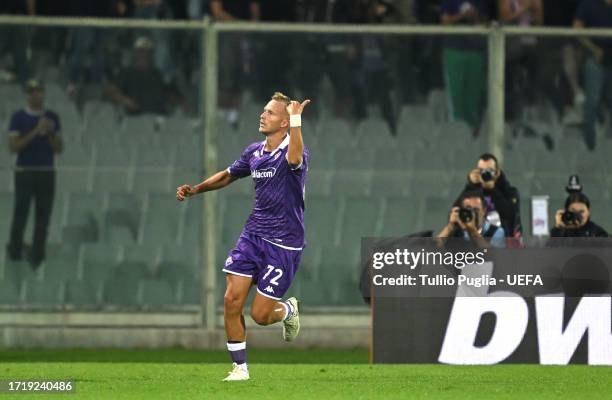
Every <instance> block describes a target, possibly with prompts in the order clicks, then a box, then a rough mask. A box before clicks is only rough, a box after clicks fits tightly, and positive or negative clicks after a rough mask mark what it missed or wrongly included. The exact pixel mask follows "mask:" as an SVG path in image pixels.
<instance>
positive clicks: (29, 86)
mask: <svg viewBox="0 0 612 400" xmlns="http://www.w3.org/2000/svg"><path fill="white" fill-rule="evenodd" d="M44 89H45V85H44V84H43V83H42V82H41V81H40V80H39V79H36V78H32V79H28V81H27V82H26V83H25V91H26V92H31V91H32V90H44Z"/></svg>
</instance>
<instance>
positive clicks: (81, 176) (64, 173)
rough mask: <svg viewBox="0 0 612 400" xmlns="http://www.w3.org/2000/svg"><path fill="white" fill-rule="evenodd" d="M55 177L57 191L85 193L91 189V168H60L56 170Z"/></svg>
mask: <svg viewBox="0 0 612 400" xmlns="http://www.w3.org/2000/svg"><path fill="white" fill-rule="evenodd" d="M55 179H56V192H57V193H72V192H78V193H84V192H85V193H86V192H91V191H92V190H93V170H92V169H91V168H89V167H82V168H77V169H72V168H67V169H66V168H61V169H59V170H58V171H57V172H56V174H55Z"/></svg>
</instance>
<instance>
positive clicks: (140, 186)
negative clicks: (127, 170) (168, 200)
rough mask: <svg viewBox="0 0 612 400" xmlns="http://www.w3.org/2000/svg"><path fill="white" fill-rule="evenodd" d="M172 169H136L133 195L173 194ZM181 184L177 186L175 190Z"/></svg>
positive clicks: (132, 189) (132, 188)
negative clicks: (151, 193) (149, 193)
mask: <svg viewBox="0 0 612 400" xmlns="http://www.w3.org/2000/svg"><path fill="white" fill-rule="evenodd" d="M170 173H171V169H170V168H136V169H135V171H134V179H133V183H132V187H131V191H132V192H133V193H136V194H138V193H148V192H166V191H168V192H171V191H173V190H172V189H173V183H171V182H170ZM178 185H179V184H178V183H177V184H175V185H174V188H176V186H178Z"/></svg>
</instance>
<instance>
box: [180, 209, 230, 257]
mask: <svg viewBox="0 0 612 400" xmlns="http://www.w3.org/2000/svg"><path fill="white" fill-rule="evenodd" d="M202 201H205V200H204V199H203V198H202V197H199V198H195V199H190V200H189V201H188V202H186V203H185V204H184V206H183V207H184V213H183V216H182V219H183V220H182V222H181V226H182V228H181V231H180V232H179V243H180V244H181V245H183V246H185V247H188V248H198V247H200V246H202V235H203V232H202ZM217 215H222V214H217ZM217 219H218V218H217ZM219 223H220V221H217V224H219ZM218 228H220V227H219V226H218ZM220 231H221V230H220V229H219V230H218V232H220Z"/></svg>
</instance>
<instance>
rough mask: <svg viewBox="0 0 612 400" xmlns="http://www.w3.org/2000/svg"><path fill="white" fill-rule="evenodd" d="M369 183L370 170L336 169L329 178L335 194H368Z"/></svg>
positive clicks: (370, 179) (369, 191)
mask: <svg viewBox="0 0 612 400" xmlns="http://www.w3.org/2000/svg"><path fill="white" fill-rule="evenodd" d="M371 183H372V171H371V170H369V171H354V170H337V171H335V172H334V173H333V175H332V178H331V192H332V193H333V194H334V195H335V196H349V195H354V196H368V195H369V194H370V193H371ZM306 190H308V188H307V189H306Z"/></svg>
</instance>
